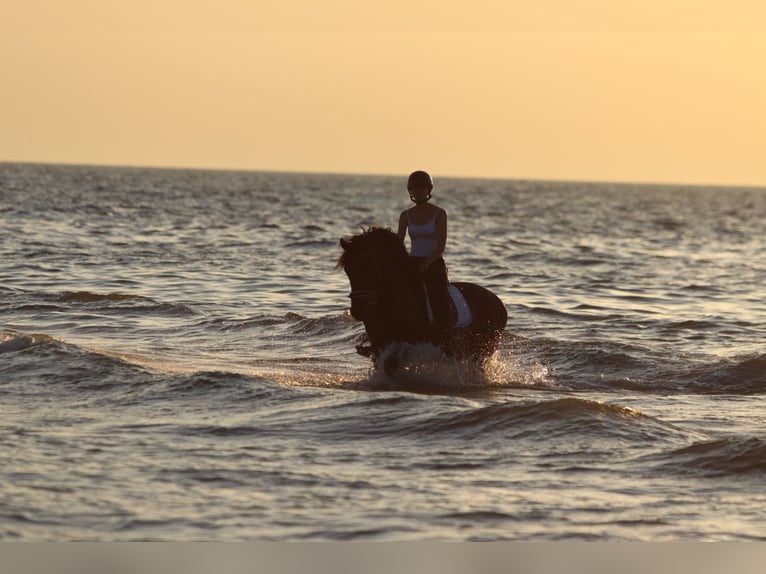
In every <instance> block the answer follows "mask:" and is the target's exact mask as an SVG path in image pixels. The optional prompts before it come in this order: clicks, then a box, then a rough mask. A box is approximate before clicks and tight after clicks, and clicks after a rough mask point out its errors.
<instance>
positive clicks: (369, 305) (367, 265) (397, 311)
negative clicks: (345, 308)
mask: <svg viewBox="0 0 766 574" xmlns="http://www.w3.org/2000/svg"><path fill="white" fill-rule="evenodd" d="M340 245H341V247H342V248H343V253H342V254H341V256H340V258H339V259H338V265H337V267H338V268H342V269H343V270H344V271H345V272H346V275H347V276H348V279H349V282H350V283H351V293H350V295H349V297H350V298H351V316H352V317H354V318H355V319H357V320H359V321H363V322H364V325H365V329H366V331H367V335H368V336H369V338H370V342H371V343H372V345H373V347H374V348H377V349H381V348H383V347H384V346H385V345H386V344H387V343H389V342H391V341H395V340H402V339H404V338H408V337H410V336H412V334H413V333H415V334H417V333H418V331H419V330H418V327H416V326H413V323H414V322H416V321H419V320H421V318H420V316H419V315H418V316H416V315H417V313H416V312H413V308H415V305H416V304H415V303H413V293H414V290H413V275H412V270H411V268H410V265H409V261H408V256H407V249H406V248H405V247H404V244H403V243H402V242H401V241H400V240H399V237H398V236H397V235H396V233H394V232H393V231H392V230H391V229H388V228H383V227H371V228H369V229H367V230H363V232H362V233H360V234H359V235H355V236H353V237H351V238H343V239H341V240H340Z"/></svg>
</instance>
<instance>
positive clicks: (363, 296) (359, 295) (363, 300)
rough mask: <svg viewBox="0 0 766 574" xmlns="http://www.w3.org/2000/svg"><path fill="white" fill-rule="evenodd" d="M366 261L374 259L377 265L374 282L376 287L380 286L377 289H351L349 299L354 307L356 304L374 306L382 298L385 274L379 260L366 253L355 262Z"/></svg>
mask: <svg viewBox="0 0 766 574" xmlns="http://www.w3.org/2000/svg"><path fill="white" fill-rule="evenodd" d="M365 259H372V261H373V262H374V264H375V274H374V275H375V278H374V280H373V284H374V285H378V288H377V289H354V288H353V286H352V288H351V292H350V293H349V294H348V296H349V298H350V299H351V305H352V306H353V305H354V303H355V302H358V303H360V304H362V305H371V304H372V305H374V304H376V303H377V302H378V298H379V296H380V292H381V288H380V285H381V282H382V279H383V274H382V273H381V270H380V263H379V262H378V260H377V258H375V257H374V256H373V255H372V254H371V253H366V254H364V255H362V256H360V257H359V258H357V260H356V261H355V263H357V264H358V263H359V262H360V261H364V260H365Z"/></svg>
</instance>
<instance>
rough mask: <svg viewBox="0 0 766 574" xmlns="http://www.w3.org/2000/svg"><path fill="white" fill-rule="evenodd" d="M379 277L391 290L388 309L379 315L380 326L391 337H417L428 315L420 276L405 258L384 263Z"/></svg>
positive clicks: (424, 325)
mask: <svg viewBox="0 0 766 574" xmlns="http://www.w3.org/2000/svg"><path fill="white" fill-rule="evenodd" d="M383 276H384V277H385V278H386V280H387V282H388V285H387V287H388V289H387V291H390V293H391V297H390V304H389V308H388V309H384V310H383V312H382V317H379V319H380V320H381V323H382V324H383V325H384V329H385V330H386V331H388V332H389V334H390V335H391V336H392V337H393V338H421V337H422V336H423V334H424V332H425V328H426V325H427V323H428V318H427V314H426V308H425V298H424V295H423V286H422V282H421V280H420V278H419V277H418V276H417V275H416V274H415V273H414V272H413V270H412V268H411V267H410V263H409V261H408V260H407V259H404V260H403V261H397V262H396V265H390V266H388V267H387V268H386V269H384V270H383Z"/></svg>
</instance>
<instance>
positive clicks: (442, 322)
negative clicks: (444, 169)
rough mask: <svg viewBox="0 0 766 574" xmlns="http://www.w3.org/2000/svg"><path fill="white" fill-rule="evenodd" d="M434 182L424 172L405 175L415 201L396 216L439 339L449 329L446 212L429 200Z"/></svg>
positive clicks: (443, 336)
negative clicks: (407, 241)
mask: <svg viewBox="0 0 766 574" xmlns="http://www.w3.org/2000/svg"><path fill="white" fill-rule="evenodd" d="M433 188H434V182H433V179H432V178H431V176H430V175H429V174H428V173H427V172H425V171H414V172H412V173H411V174H410V176H409V178H407V191H408V192H409V194H410V199H411V200H412V201H413V202H414V203H415V205H414V206H413V207H410V208H409V209H406V210H404V211H402V213H401V215H400V216H399V230H398V235H399V239H400V240H401V241H402V242H404V237H405V235H406V233H407V232H409V235H410V261H411V262H412V264H413V265H414V266H415V267H416V268H417V269H418V270H419V271H420V274H421V277H422V278H423V282H424V283H425V286H426V290H427V291H428V298H429V300H430V302H431V310H432V311H433V318H434V323H435V325H436V326H437V328H438V329H439V331H440V332H441V333H440V335H441V337H442V338H443V339H448V331H449V328H450V316H449V315H450V312H449V299H448V297H449V295H448V294H447V287H448V279H447V266H446V265H445V264H444V258H443V254H444V248H445V246H446V244H447V212H446V211H445V210H444V209H442V208H441V207H439V206H438V205H435V204H433V203H430V199H431V191H432V190H433Z"/></svg>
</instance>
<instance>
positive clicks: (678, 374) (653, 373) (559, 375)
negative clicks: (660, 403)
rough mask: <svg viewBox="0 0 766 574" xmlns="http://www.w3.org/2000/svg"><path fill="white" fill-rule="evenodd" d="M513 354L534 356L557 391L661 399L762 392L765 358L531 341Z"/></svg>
mask: <svg viewBox="0 0 766 574" xmlns="http://www.w3.org/2000/svg"><path fill="white" fill-rule="evenodd" d="M511 351H512V352H516V353H518V354H520V355H522V356H527V357H531V356H534V357H537V358H538V359H539V360H540V362H541V363H542V364H543V365H545V366H546V367H547V368H548V376H547V378H546V379H547V381H548V382H552V383H554V384H553V386H554V387H555V388H557V389H559V390H562V389H568V390H573V391H583V390H589V391H593V390H595V391H606V392H609V391H633V392H641V393H655V394H656V393H660V394H675V393H689V394H718V395H720V394H735V395H752V394H761V393H764V392H766V354H748V355H742V356H735V357H730V358H718V357H715V358H713V359H711V357H710V356H709V355H702V354H699V355H690V354H688V353H675V352H673V350H672V349H663V348H656V347H648V346H644V345H640V344H636V343H618V342H608V341H584V342H581V341H574V342H573V341H560V340H556V339H538V340H530V339H523V338H521V337H519V338H516V339H515V340H514V341H513V343H512V348H511Z"/></svg>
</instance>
